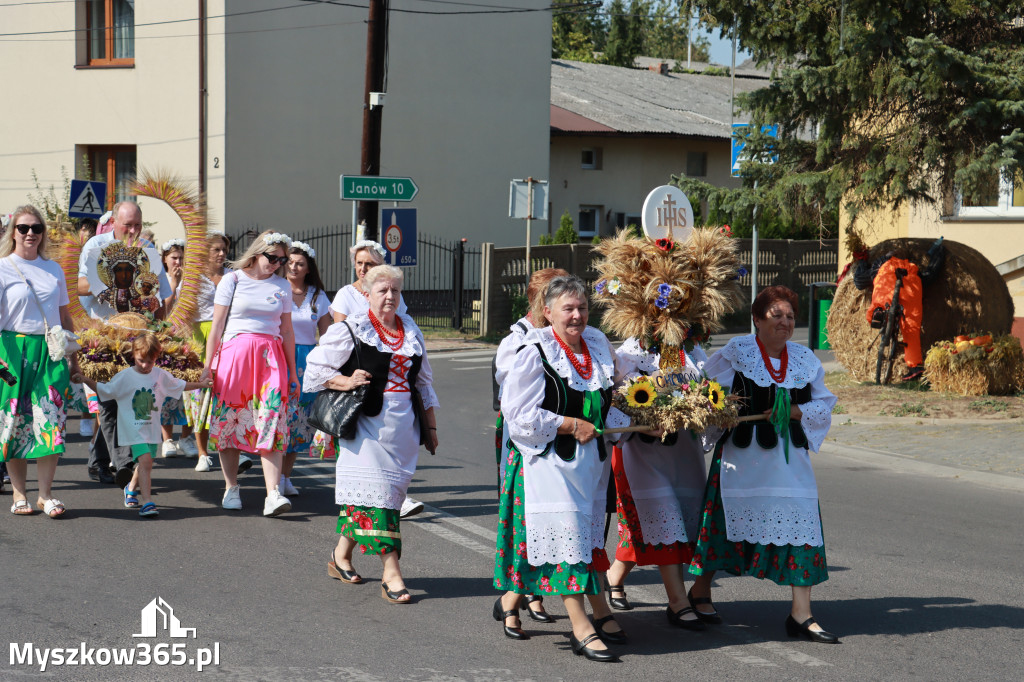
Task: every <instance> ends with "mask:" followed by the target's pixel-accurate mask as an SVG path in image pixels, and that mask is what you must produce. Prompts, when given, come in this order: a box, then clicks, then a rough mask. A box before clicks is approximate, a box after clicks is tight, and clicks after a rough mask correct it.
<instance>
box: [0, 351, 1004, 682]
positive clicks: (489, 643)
mask: <svg viewBox="0 0 1024 682" xmlns="http://www.w3.org/2000/svg"><path fill="white" fill-rule="evenodd" d="M432 364H433V368H434V374H435V387H436V389H437V391H438V393H439V396H440V399H441V402H442V409H441V410H440V412H439V417H438V426H439V437H440V440H441V447H440V449H439V451H438V454H437V456H436V457H430V456H429V455H428V454H426V453H425V452H424V453H422V455H421V459H420V467H419V470H418V472H417V475H416V478H415V480H414V482H413V486H412V489H411V492H412V494H413V495H414V496H415V497H417V498H419V499H421V500H423V501H425V502H426V503H427V504H428V510H427V511H426V512H424V513H423V514H421V515H420V516H418V517H416V518H414V519H412V520H410V521H408V522H404V523H403V526H402V532H403V542H404V556H403V559H402V567H403V572H404V574H405V576H406V580H407V583H408V585H409V587H410V589H411V591H412V593H413V596H414V599H415V602H416V603H415V604H413V605H411V606H394V605H390V604H388V603H386V602H385V601H383V600H382V599H381V598H380V587H379V583H378V582H373V580H372V579H373V578H379V575H380V563H379V560H378V559H377V558H375V557H359V556H357V558H356V567H357V569H358V570H359V571H360V572H361V573H362V575H363V576H364V577H365V578H367V579H368V582H367V584H364V585H361V586H352V585H345V584H342V583H340V582H338V581H334V580H330V579H328V578H327V576H326V563H327V561H328V557H329V552H330V548H331V547H332V546H333V544H334V542H335V539H336V536H335V535H334V526H335V515H336V507H335V506H334V504H333V499H334V498H333V488H332V484H333V466H332V465H331V463H322V462H319V461H300V469H299V471H298V472H297V474H296V475H295V476H294V480H295V483H296V485H297V486H298V487H299V488H300V490H301V492H302V495H301V496H300V497H299V498H297V499H296V500H295V509H294V511H293V512H291V513H288V514H285V515H284V516H282V517H280V518H278V519H265V518H263V517H262V516H261V511H262V501H263V492H262V477H261V476H260V475H259V470H258V469H254V470H252V471H250V472H249V473H247V474H245V475H243V477H242V482H243V490H242V498H243V502H244V503H245V508H244V509H243V510H242V511H241V512H227V511H225V510H222V509H221V508H220V505H219V502H220V497H221V494H222V491H223V482H222V479H221V477H220V473H219V471H214V472H210V473H206V474H200V473H197V472H195V471H194V470H193V469H192V466H193V464H194V461H193V460H183V459H170V460H161V461H160V462H158V466H157V467H156V469H155V474H154V476H155V492H156V498H155V501H156V502H157V504H158V505H159V506H160V510H161V516H160V518H159V520H142V519H139V518H138V516H137V515H136V513H135V512H134V511H131V510H126V509H124V508H123V506H122V505H121V496H120V494H119V492H118V490H117V489H116V488H115V487H114V486H100V485H99V484H97V483H93V482H92V481H90V480H89V479H88V478H87V477H86V472H85V461H86V449H85V444H84V442H82V439H78V438H77V437H76V438H75V440H76V441H77V442H75V443H73V444H72V445H71V446H70V448H69V452H68V454H67V455H66V456H65V457H64V458H63V460H62V462H61V465H60V467H59V469H58V475H57V478H58V481H57V483H56V485H55V495H56V496H58V497H59V498H61V499H62V500H64V501H65V502H66V503H67V505H68V507H69V512H68V517H67V518H65V519H62V520H59V521H53V520H50V519H48V518H46V517H44V516H43V515H42V514H36V515H35V516H33V517H29V518H22V517H15V516H12V515H11V514H9V513H6V512H3V513H0V576H2V579H3V581H4V582H3V586H2V588H0V640H2V641H3V642H4V643H5V644H6V646H5V653H4V659H3V660H2V661H0V680H8V679H20V678H21V677H39V676H40V667H41V666H40V664H39V663H38V661H37V660H36V659H35V658H33V663H32V664H31V665H29V664H28V663H25V662H21V661H22V660H23V658H21V657H23V656H24V655H25V653H26V652H27V650H28V649H27V647H26V645H27V644H30V645H31V646H32V647H35V648H38V649H39V650H40V653H42V650H44V649H46V648H51V649H53V648H59V649H68V648H74V649H79V650H80V651H79V654H78V656H79V657H81V648H82V647H83V643H84V647H85V649H86V650H87V652H88V650H92V652H93V654H92V656H93V660H94V661H97V663H96V664H95V665H91V666H81V665H76V666H72V665H53V664H52V663H51V664H50V665H48V666H47V667H46V670H45V673H44V675H45V676H46V677H49V678H52V679H73V680H120V679H195V678H196V677H199V675H198V674H197V673H196V671H195V666H194V665H189V664H188V660H189V659H195V658H197V657H198V656H200V655H204V654H200V653H199V652H198V650H199V649H210V650H211V652H212V651H214V650H215V651H216V653H217V655H218V664H217V665H209V666H208V667H207V668H206V670H205V671H204V672H203V673H202V677H204V678H209V679H232V680H235V679H237V680H360V681H364V682H371V681H372V682H376V681H378V680H381V681H383V680H448V681H455V680H552V679H566V680H584V679H586V680H613V679H641V678H643V679H650V680H659V679H677V678H681V677H689V678H694V679H722V680H749V679H771V680H788V679H794V680H811V679H814V680H832V679H836V680H847V679H900V680H903V679H929V680H939V679H968V678H970V679H1019V677H1020V667H1021V664H1022V663H1024V654H1022V646H1021V645H1022V643H1024V642H1022V629H1024V578H1022V572H1021V570H1020V565H1021V559H1020V557H1021V556H1022V552H1021V550H1022V540H1021V538H1022V533H1021V527H1022V522H1024V505H1022V502H1024V485H1022V482H1024V479H1022V478H1021V477H1019V476H1010V475H997V474H988V475H987V478H978V479H965V478H963V477H960V478H957V477H955V475H950V469H948V468H946V467H942V466H938V465H935V464H930V463H926V462H917V461H915V462H911V463H910V464H908V460H906V459H904V458H902V457H893V456H887V455H885V454H884V453H882V452H880V451H878V450H877V449H872V450H870V451H869V450H867V449H855V448H846V447H844V446H843V445H842V444H837V443H831V444H830V445H829V446H828V447H826V448H823V450H824V452H822V453H821V454H819V455H818V456H817V457H816V459H815V466H816V472H817V475H818V480H819V486H820V490H821V499H822V513H823V517H824V528H825V536H826V547H827V550H828V561H829V565H830V573H831V578H830V579H829V580H828V581H827V582H826V583H824V584H823V585H820V586H818V587H816V588H815V590H814V603H815V608H814V611H815V615H816V617H817V618H818V620H819V621H820V622H821V623H822V624H823V625H824V626H825V627H826V628H827V629H829V630H831V631H833V632H836V633H838V634H839V635H841V636H842V638H843V642H842V644H840V645H837V646H828V645H821V644H814V643H811V642H808V641H804V640H791V639H789V638H788V637H786V634H785V631H784V630H783V620H784V619H785V617H786V614H787V611H788V600H789V591H788V590H787V589H786V588H781V587H778V586H776V585H774V584H772V583H768V582H764V581H758V580H756V579H753V578H734V577H720V579H719V580H718V581H717V582H716V589H715V592H714V597H715V599H716V603H717V605H718V607H719V609H720V611H721V613H722V614H723V616H724V617H725V619H726V621H727V623H726V624H725V625H722V626H717V627H714V628H712V629H709V630H708V631H706V632H703V633H690V632H686V631H680V630H676V629H673V628H671V627H669V626H668V624H667V623H666V621H665V617H664V593H663V591H662V590H661V587H660V583H659V581H658V574H657V571H656V570H653V569H638V570H636V571H634V572H633V574H632V575H631V576H630V579H629V581H628V583H627V586H628V590H629V595H630V598H631V600H632V601H633V602H634V604H636V606H637V608H636V609H635V610H633V611H631V612H628V613H624V614H620V615H619V616H618V618H619V622H620V623H621V624H622V626H623V627H624V628H625V629H626V630H627V631H628V633H629V634H630V636H631V638H632V643H631V644H629V645H627V646H623V647H619V648H618V649H619V651H620V652H621V653H622V656H623V663H621V664H605V665H603V664H597V663H591V662H588V661H585V660H583V659H582V658H579V657H575V656H573V655H572V654H571V652H570V651H569V649H568V639H567V634H568V632H569V627H568V620H567V619H566V618H564V610H563V609H562V608H561V605H560V604H559V603H557V600H551V599H549V600H548V608H549V610H550V611H551V612H552V613H553V614H555V615H560V616H563V617H562V618H560V619H559V620H558V621H557V622H556V623H554V624H551V625H543V624H534V623H532V621H527V625H526V628H527V630H528V631H529V632H530V633H531V634H532V635H533V638H532V639H531V640H530V641H528V642H514V641H512V640H508V639H505V638H504V637H503V636H502V635H501V632H500V628H499V625H498V623H496V622H495V621H494V620H493V619H492V618H491V615H490V611H491V606H492V604H493V602H494V599H495V597H496V594H497V593H496V592H495V590H494V589H493V587H492V586H491V574H492V571H493V551H494V535H495V527H496V522H497V520H496V515H497V505H496V492H495V469H494V450H493V442H494V441H493V421H494V413H493V412H492V411H491V396H490V387H489V378H488V377H489V372H490V354H489V353H457V354H444V353H439V354H436V355H435V356H433V357H432ZM71 425H72V426H73V427H77V424H76V423H75V422H74V421H72V422H71ZM878 428H885V425H878ZM72 430H74V429H72ZM937 446H938V447H947V448H950V449H951V450H952V449H957V448H959V449H969V448H979V449H983V448H984V443H983V442H977V441H975V442H956V441H955V440H953V439H950V440H949V441H948V442H946V443H941V444H937ZM897 454H898V453H897ZM911 465H912V466H911ZM957 473H963V472H961V471H958V472H957ZM30 476H31V477H34V468H30ZM30 495H31V493H30ZM30 499H33V500H34V497H30ZM5 501H6V502H5ZM0 503H2V504H4V505H6V506H9V504H10V495H9V493H8V494H7V495H4V496H3V497H2V498H0ZM0 511H2V510H0ZM158 597H159V598H161V599H162V600H163V601H164V602H165V603H166V604H167V605H169V606H170V607H171V608H173V615H174V617H175V618H176V619H178V622H179V625H180V627H182V628H195V629H196V636H195V638H192V637H191V636H186V637H183V638H170V637H169V636H168V634H167V633H164V632H161V634H160V635H159V636H158V637H156V638H152V637H133V635H135V634H146V632H145V631H144V629H143V622H142V621H143V619H142V616H141V615H140V612H141V611H142V610H143V609H144V608H145V607H146V606H147V605H148V604H150V602H152V601H153V600H154V599H156V598H158ZM165 611H166V609H165ZM175 644H177V645H181V644H184V646H183V647H179V649H173V648H171V647H172V645H175ZM140 645H141V646H140ZM159 645H163V646H164V647H165V649H164V650H162V651H163V653H164V654H166V655H168V656H169V657H170V658H172V660H174V659H177V660H183V661H185V663H186V664H185V665H180V666H174V665H166V666H157V665H156V664H155V663H151V664H150V665H148V666H145V667H140V666H138V665H134V666H123V665H122V666H116V665H114V664H112V663H108V664H107V665H100V664H99V663H100V662H101V661H100V659H102V657H103V656H104V654H102V653H100V650H102V649H119V648H128V647H137V646H138V647H139V649H137V650H136V655H141V654H139V651H141V650H142V649H144V648H145V647H146V646H148V647H150V649H149V651H150V654H151V656H152V657H154V658H155V657H156V653H157V651H158V646H159ZM108 655H109V654H108ZM33 656H35V654H33Z"/></svg>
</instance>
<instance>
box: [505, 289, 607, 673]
mask: <svg viewBox="0 0 1024 682" xmlns="http://www.w3.org/2000/svg"><path fill="white" fill-rule="evenodd" d="M588 313H589V309H588V304H587V290H586V286H585V285H584V284H583V282H582V281H581V280H580V279H579V278H577V277H573V276H569V277H556V278H554V279H552V280H551V282H550V283H549V284H548V286H547V288H546V290H545V292H544V318H545V319H546V320H547V322H548V323H549V326H545V327H543V328H540V329H535V330H533V331H531V332H530V333H529V334H528V335H527V337H526V339H525V341H524V344H523V347H522V350H520V352H519V354H518V356H517V358H516V367H515V371H513V372H510V373H509V374H508V376H507V377H506V378H505V381H504V383H503V384H502V399H501V411H502V413H503V414H504V415H505V422H506V424H508V431H509V436H510V440H509V446H508V457H509V459H508V461H507V462H506V464H505V475H504V479H503V481H502V487H501V494H500V500H499V506H498V520H499V526H498V543H497V553H496V557H495V566H494V586H495V587H496V588H497V589H499V590H506V593H505V594H504V595H503V596H502V597H500V598H498V600H497V601H495V603H494V610H493V615H494V618H495V620H498V621H502V625H503V631H504V633H505V636H506V637H509V638H512V639H529V636H528V635H527V634H526V633H524V632H523V631H522V629H521V626H520V624H519V604H520V599H521V595H523V594H543V595H551V594H557V595H560V596H561V597H562V600H563V602H564V603H565V607H566V610H567V611H568V613H569V619H570V620H571V622H572V634H571V636H570V639H569V641H570V644H571V645H572V650H573V652H574V653H575V654H577V655H583V656H586V657H587V658H588V659H590V660H593V661H615V660H618V656H617V655H615V654H613V653H612V652H611V651H609V650H608V647H607V646H606V645H605V643H604V642H603V641H602V640H601V637H602V636H603V637H604V638H607V639H608V640H609V641H617V642H621V641H624V640H625V635H624V633H622V631H621V629H618V626H617V625H616V624H614V619H613V618H612V617H611V612H610V611H609V609H608V606H607V604H605V603H604V601H603V600H601V599H592V600H591V605H592V607H593V609H594V618H595V621H594V623H593V624H592V623H591V622H590V621H589V620H588V619H587V615H586V611H585V610H584V604H583V595H585V594H586V595H589V596H592V597H596V596H598V595H600V594H601V578H600V576H599V574H598V570H604V569H606V568H607V566H603V567H601V566H599V565H598V564H599V563H600V562H601V561H602V560H603V562H604V563H605V564H606V563H607V557H606V556H605V555H604V533H603V530H604V507H605V497H606V496H605V489H606V486H607V481H608V472H609V466H608V454H607V451H606V449H605V446H604V443H603V442H602V441H601V439H600V434H601V431H602V430H603V428H604V425H605V419H606V417H607V415H608V411H609V408H610V406H611V400H610V398H611V393H610V391H611V387H612V385H613V383H614V381H615V354H614V352H613V351H612V348H611V345H610V344H609V342H608V339H607V338H606V337H605V336H604V334H602V333H601V332H599V331H598V330H596V329H594V328H592V327H588V326H587V318H588ZM606 623H607V624H611V625H614V627H615V629H614V630H613V629H611V628H605V627H603V626H604V625H605V624H606ZM595 626H596V627H597V628H598V629H599V630H600V631H601V633H602V634H601V635H599V634H598V632H597V631H595Z"/></svg>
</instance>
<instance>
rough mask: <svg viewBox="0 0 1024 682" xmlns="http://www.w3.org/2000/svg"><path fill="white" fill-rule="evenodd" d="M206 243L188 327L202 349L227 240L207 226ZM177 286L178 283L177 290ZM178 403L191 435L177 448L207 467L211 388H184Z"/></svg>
mask: <svg viewBox="0 0 1024 682" xmlns="http://www.w3.org/2000/svg"><path fill="white" fill-rule="evenodd" d="M206 244H207V246H208V247H209V252H208V255H207V258H206V272H204V273H203V274H202V276H201V277H200V278H199V296H198V301H197V306H196V319H195V322H194V323H193V327H192V338H193V339H194V340H195V341H196V343H198V344H199V345H200V347H201V348H203V349H204V352H205V349H206V343H207V340H208V339H209V337H210V327H211V326H212V325H213V307H214V302H213V300H214V298H215V297H216V295H217V285H219V284H220V281H221V279H222V278H223V277H224V274H225V272H226V269H225V267H224V261H225V260H227V255H228V249H229V248H231V242H230V241H229V240H228V237H227V235H225V234H224V233H223V232H218V231H216V230H210V231H209V232H208V234H207V237H206ZM180 286H181V285H180V284H179V285H178V289H179V293H180ZM182 403H183V404H184V406H185V416H186V417H187V418H188V425H189V427H191V428H192V430H193V434H194V435H193V437H192V438H188V439H182V441H181V449H182V450H183V451H184V453H185V455H186V456H188V457H191V456H192V454H193V448H195V450H194V452H195V454H196V455H198V458H199V461H197V462H196V471H209V470H210V468H211V467H212V466H213V459H212V458H211V457H210V454H209V451H208V449H207V448H208V445H209V438H210V408H211V407H212V405H213V400H212V395H211V391H210V390H209V389H203V390H201V391H186V392H185V394H184V396H182ZM250 466H251V464H250Z"/></svg>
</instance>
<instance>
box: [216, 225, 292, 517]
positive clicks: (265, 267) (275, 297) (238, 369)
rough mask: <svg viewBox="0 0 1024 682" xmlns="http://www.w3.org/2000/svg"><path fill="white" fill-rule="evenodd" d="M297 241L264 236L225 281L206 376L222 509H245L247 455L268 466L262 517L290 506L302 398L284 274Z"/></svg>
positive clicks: (218, 300)
mask: <svg viewBox="0 0 1024 682" xmlns="http://www.w3.org/2000/svg"><path fill="white" fill-rule="evenodd" d="M291 243H292V240H291V239H289V238H288V236H287V235H284V234H280V233H278V232H270V231H267V232H263V233H262V234H260V235H258V236H257V237H256V238H255V239H253V241H252V244H251V245H250V246H249V248H248V249H246V251H245V253H243V254H242V256H241V257H240V258H239V259H238V260H237V261H235V262H234V263H233V264H232V265H233V266H234V268H235V269H236V271H235V272H233V273H232V274H231V276H230V277H224V278H223V279H221V281H220V284H218V285H217V294H216V296H215V297H214V306H213V325H212V326H211V328H210V337H209V339H208V340H207V342H206V367H205V368H204V369H203V375H202V377H201V379H200V380H205V379H206V378H207V377H208V376H209V375H210V374H211V373H212V374H213V382H214V383H213V395H214V404H213V415H212V417H211V420H210V421H211V426H210V435H211V436H212V437H213V439H214V440H215V441H216V443H217V449H218V450H220V461H221V472H222V473H223V474H224V482H225V484H226V488H227V490H226V491H225V492H224V499H223V500H222V502H221V506H223V507H224V509H241V508H242V498H241V496H240V494H239V489H238V457H239V453H240V452H241V451H244V452H248V453H250V454H254V455H259V456H260V458H261V459H262V462H263V480H264V483H265V484H266V488H267V497H266V499H265V500H264V502H263V515H264V516H277V515H279V514H282V513H284V512H287V511H289V510H290V509H291V503H290V502H289V501H288V498H286V497H285V496H284V495H282V494H281V491H280V490H279V489H278V484H279V483H280V481H281V460H282V458H283V457H284V452H285V450H287V449H288V402H289V401H290V400H298V399H299V385H298V383H297V382H295V381H292V382H291V383H289V381H288V377H294V376H296V372H295V334H294V332H293V331H292V297H291V295H290V287H289V285H288V281H287V280H285V278H284V277H281V275H280V274H279V273H280V272H281V271H282V270H283V269H284V265H285V263H286V262H287V261H288V248H289V247H290V246H291ZM222 337H223V342H222Z"/></svg>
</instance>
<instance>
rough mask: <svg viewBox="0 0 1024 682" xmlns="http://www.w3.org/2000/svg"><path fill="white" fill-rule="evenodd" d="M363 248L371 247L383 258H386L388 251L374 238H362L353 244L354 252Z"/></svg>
mask: <svg viewBox="0 0 1024 682" xmlns="http://www.w3.org/2000/svg"><path fill="white" fill-rule="evenodd" d="M362 249H370V250H371V251H373V252H374V253H376V254H377V255H378V256H380V257H381V258H384V257H386V255H387V252H386V251H384V247H383V246H381V245H380V244H379V243H377V242H375V241H373V240H372V239H360V240H359V241H357V242H356V243H355V244H353V245H352V253H358V252H359V251H361V250H362Z"/></svg>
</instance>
